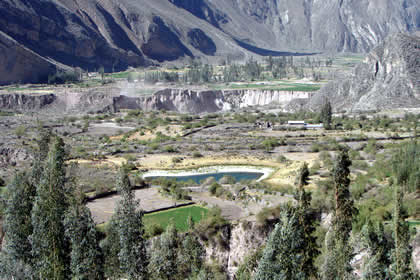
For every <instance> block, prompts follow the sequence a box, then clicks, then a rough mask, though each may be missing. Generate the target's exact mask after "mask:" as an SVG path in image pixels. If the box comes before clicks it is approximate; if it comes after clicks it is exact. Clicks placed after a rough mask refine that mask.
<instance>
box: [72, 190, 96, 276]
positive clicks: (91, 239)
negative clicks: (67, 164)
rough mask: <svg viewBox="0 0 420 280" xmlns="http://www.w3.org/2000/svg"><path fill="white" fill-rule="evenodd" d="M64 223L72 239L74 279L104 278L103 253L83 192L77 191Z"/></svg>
mask: <svg viewBox="0 0 420 280" xmlns="http://www.w3.org/2000/svg"><path fill="white" fill-rule="evenodd" d="M64 225H65V228H66V236H67V238H68V239H69V240H70V245H71V253H70V269H71V273H72V278H73V279H80V280H82V279H86V280H88V279H92V280H93V279H104V270H103V255H102V251H101V249H100V247H99V242H98V239H99V238H98V232H97V230H96V227H95V223H94V221H93V218H92V215H91V213H90V210H89V209H88V208H87V207H86V205H84V204H83V193H82V191H81V190H80V189H77V190H76V191H75V195H74V196H73V198H72V200H71V205H70V207H69V209H68V210H67V212H66V216H65V220H64Z"/></svg>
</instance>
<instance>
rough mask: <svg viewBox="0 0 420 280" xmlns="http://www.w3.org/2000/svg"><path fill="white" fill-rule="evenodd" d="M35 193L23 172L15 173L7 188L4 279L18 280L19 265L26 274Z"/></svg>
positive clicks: (30, 262)
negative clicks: (12, 279) (13, 279)
mask: <svg viewBox="0 0 420 280" xmlns="http://www.w3.org/2000/svg"><path fill="white" fill-rule="evenodd" d="M35 193H36V190H35V188H34V187H33V186H32V185H31V184H30V183H29V178H28V176H27V175H26V174H25V173H18V174H16V175H15V177H14V179H13V180H12V182H10V184H9V185H8V186H7V195H6V207H5V211H4V223H3V229H4V232H5V241H6V242H5V244H6V245H5V248H4V251H3V256H2V258H3V261H2V262H3V264H2V266H3V269H2V270H3V274H5V276H6V277H7V278H15V279H19V278H20V277H21V276H20V275H22V271H20V269H19V268H18V266H20V267H21V269H24V270H27V271H28V270H30V267H31V265H32V254H31V248H32V246H31V243H30V240H29V237H30V235H31V234H32V222H31V212H32V207H33V202H34V197H35ZM24 274H25V273H23V275H24Z"/></svg>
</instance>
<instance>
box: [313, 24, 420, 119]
mask: <svg viewBox="0 0 420 280" xmlns="http://www.w3.org/2000/svg"><path fill="white" fill-rule="evenodd" d="M419 58H420V33H419V32H417V33H415V34H410V35H409V34H402V33H399V34H395V35H392V36H390V37H388V38H387V39H386V40H385V41H384V42H383V43H382V44H380V45H379V46H378V47H376V48H375V49H374V50H373V51H372V52H371V53H369V55H368V56H367V57H366V59H365V61H364V62H363V63H361V64H359V65H358V66H357V67H356V68H355V69H354V71H353V73H352V75H350V76H349V77H348V78H346V79H344V80H337V81H333V82H331V83H329V84H327V85H326V86H324V87H323V88H322V89H321V90H320V91H319V92H318V93H317V94H316V95H315V96H314V97H313V98H312V99H311V100H310V102H309V104H307V107H308V108H309V109H311V110H314V111H316V110H319V108H320V107H321V105H322V104H323V102H325V100H326V99H328V100H330V102H331V103H332V106H333V109H334V110H335V111H347V112H353V111H370V110H380V109H394V108H412V107H420V78H419V77H420V59H419Z"/></svg>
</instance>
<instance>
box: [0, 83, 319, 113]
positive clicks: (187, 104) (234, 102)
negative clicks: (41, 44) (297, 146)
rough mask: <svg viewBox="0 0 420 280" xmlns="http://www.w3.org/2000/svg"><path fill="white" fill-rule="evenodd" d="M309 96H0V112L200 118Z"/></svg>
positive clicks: (174, 92)
mask: <svg viewBox="0 0 420 280" xmlns="http://www.w3.org/2000/svg"><path fill="white" fill-rule="evenodd" d="M312 95H313V93H312V92H294V91H276V90H225V91H222V90H215V91H213V90H211V91H192V90H184V89H165V90H162V91H158V92H156V93H155V94H153V95H148V96H140V97H129V96H125V95H118V96H116V95H115V94H112V93H104V92H103V91H102V89H101V88H99V89H92V90H80V91H77V92H72V91H68V92H60V93H49V94H38V93H35V94H31V93H2V94H0V110H7V111H22V112H25V111H26V112H30V111H39V112H45V113H48V112H50V113H54V112H60V113H62V114H66V113H67V114H81V113H87V112H94V113H95V112H117V111H119V110H122V109H133V110H135V109H140V110H143V111H155V110H167V111H175V112H180V113H191V114H202V113H215V112H224V111H230V110H237V109H241V108H246V107H251V106H267V105H275V106H276V107H278V108H286V107H287V106H288V105H289V103H290V102H292V101H299V102H303V103H306V102H307V101H308V100H309V98H311V96H312Z"/></svg>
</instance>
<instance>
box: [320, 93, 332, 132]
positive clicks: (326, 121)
mask: <svg viewBox="0 0 420 280" xmlns="http://www.w3.org/2000/svg"><path fill="white" fill-rule="evenodd" d="M320 120H321V122H322V123H323V125H324V128H325V129H327V130H329V129H331V122H332V107H331V102H330V101H329V100H325V101H324V105H323V106H322V108H321V113H320Z"/></svg>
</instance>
